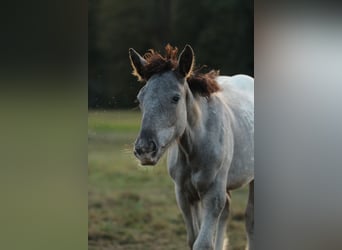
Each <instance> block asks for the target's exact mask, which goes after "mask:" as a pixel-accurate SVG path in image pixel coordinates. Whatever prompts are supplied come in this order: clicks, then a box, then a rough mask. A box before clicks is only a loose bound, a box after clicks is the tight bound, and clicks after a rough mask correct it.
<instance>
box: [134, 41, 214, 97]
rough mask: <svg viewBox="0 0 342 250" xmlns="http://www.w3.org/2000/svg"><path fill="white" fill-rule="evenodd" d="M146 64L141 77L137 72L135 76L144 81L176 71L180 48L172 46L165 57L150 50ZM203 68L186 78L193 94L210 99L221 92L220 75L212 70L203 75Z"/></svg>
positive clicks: (168, 48)
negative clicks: (215, 93) (218, 81)
mask: <svg viewBox="0 0 342 250" xmlns="http://www.w3.org/2000/svg"><path fill="white" fill-rule="evenodd" d="M144 59H145V60H146V62H147V63H146V64H145V65H144V66H143V68H142V69H141V74H140V75H139V74H138V73H137V72H136V71H134V72H133V75H135V76H137V77H138V79H140V80H142V81H147V80H148V79H149V78H150V77H151V76H153V75H154V74H159V73H163V72H165V71H169V70H173V71H176V70H177V67H178V48H177V47H172V46H171V45H170V44H168V45H166V47H165V55H164V56H162V55H161V54H159V53H158V52H155V51H154V50H153V49H150V50H149V51H148V52H147V53H145V55H144ZM201 69H202V68H199V69H196V70H192V71H191V72H190V73H189V74H188V77H187V78H186V80H187V82H188V85H189V88H190V90H191V92H192V93H193V94H199V95H201V96H205V97H209V96H210V95H211V93H214V92H217V91H220V90H221V88H220V86H219V85H218V83H217V81H216V77H217V76H218V75H219V74H220V72H219V71H218V70H211V71H210V72H208V73H201V72H200V71H201Z"/></svg>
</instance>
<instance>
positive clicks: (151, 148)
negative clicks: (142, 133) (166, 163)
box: [149, 141, 157, 152]
mask: <svg viewBox="0 0 342 250" xmlns="http://www.w3.org/2000/svg"><path fill="white" fill-rule="evenodd" d="M149 148H150V150H151V151H152V152H154V151H156V150H157V145H156V143H155V142H154V141H150V143H149Z"/></svg>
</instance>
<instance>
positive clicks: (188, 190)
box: [169, 165, 200, 203]
mask: <svg viewBox="0 0 342 250" xmlns="http://www.w3.org/2000/svg"><path fill="white" fill-rule="evenodd" d="M169 174H170V176H171V178H172V179H173V181H174V182H175V185H176V186H177V188H178V190H179V191H181V192H182V194H183V195H184V196H185V197H187V199H188V201H189V202H190V203H193V202H195V201H198V200H199V199H200V190H199V189H198V187H197V185H196V182H194V180H195V179H194V174H193V173H192V172H191V169H189V167H186V166H177V165H175V166H170V167H169Z"/></svg>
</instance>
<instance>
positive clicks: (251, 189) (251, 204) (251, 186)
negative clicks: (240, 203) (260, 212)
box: [246, 180, 254, 250]
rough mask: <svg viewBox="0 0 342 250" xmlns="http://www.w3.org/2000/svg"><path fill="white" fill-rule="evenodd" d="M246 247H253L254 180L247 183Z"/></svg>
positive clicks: (250, 248)
mask: <svg viewBox="0 0 342 250" xmlns="http://www.w3.org/2000/svg"><path fill="white" fill-rule="evenodd" d="M246 231H247V249H248V250H253V249H254V180H253V181H252V182H251V183H249V195H248V203H247V208H246Z"/></svg>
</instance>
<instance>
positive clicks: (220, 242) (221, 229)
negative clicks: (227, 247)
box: [215, 193, 230, 250]
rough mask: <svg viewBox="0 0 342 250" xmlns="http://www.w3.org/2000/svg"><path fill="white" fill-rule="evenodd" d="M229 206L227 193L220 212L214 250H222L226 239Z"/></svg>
mask: <svg viewBox="0 0 342 250" xmlns="http://www.w3.org/2000/svg"><path fill="white" fill-rule="evenodd" d="M229 206H230V194H229V193H227V201H226V205H225V207H224V208H223V210H222V213H221V216H220V220H219V222H218V227H217V233H216V244H215V250H223V247H224V240H225V238H226V227H227V223H228V217H229Z"/></svg>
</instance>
